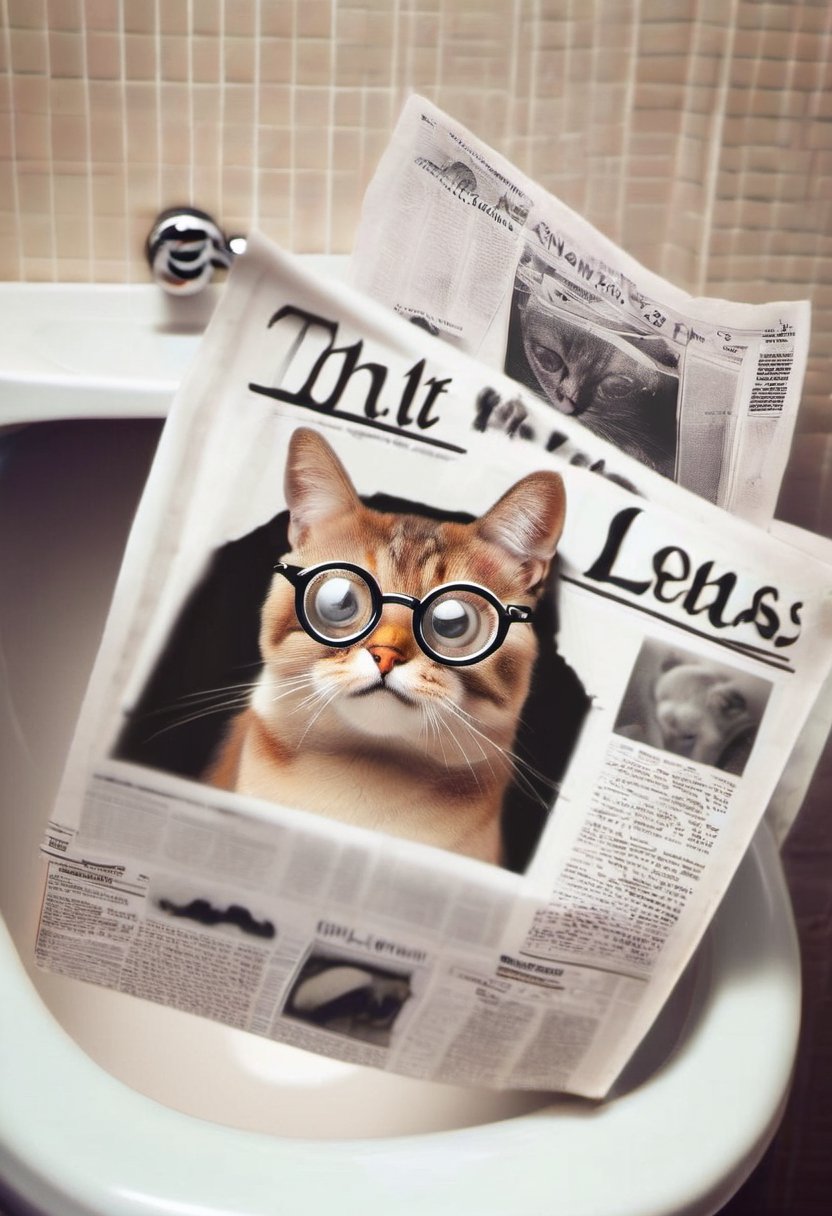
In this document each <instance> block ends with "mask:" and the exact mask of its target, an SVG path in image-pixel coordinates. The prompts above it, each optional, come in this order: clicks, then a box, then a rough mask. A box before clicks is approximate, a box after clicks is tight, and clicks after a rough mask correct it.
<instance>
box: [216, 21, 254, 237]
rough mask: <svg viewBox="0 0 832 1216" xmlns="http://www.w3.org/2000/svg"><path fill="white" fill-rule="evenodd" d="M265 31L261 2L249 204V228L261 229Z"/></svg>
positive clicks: (222, 221) (223, 223) (222, 222)
mask: <svg viewBox="0 0 832 1216" xmlns="http://www.w3.org/2000/svg"><path fill="white" fill-rule="evenodd" d="M262 29H263V22H262V10H261V8H260V0H255V4H254V114H253V127H254V130H253V132H252V139H251V143H252V147H251V202H250V204H249V222H248V227H249V229H251V228H259V227H260V70H261V66H262V64H261V58H260V57H261V54H262V52H261V46H260V42H261V35H262ZM219 223H220V227H221V228H223V230H225V219H224V217H223V216H220V217H219Z"/></svg>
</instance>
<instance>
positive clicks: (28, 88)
mask: <svg viewBox="0 0 832 1216" xmlns="http://www.w3.org/2000/svg"><path fill="white" fill-rule="evenodd" d="M12 109H13V110H14V112H15V114H46V113H47V112H48V110H49V82H48V80H46V78H45V77H42V76H13V77H12Z"/></svg>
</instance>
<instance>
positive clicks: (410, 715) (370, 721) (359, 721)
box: [333, 688, 419, 742]
mask: <svg viewBox="0 0 832 1216" xmlns="http://www.w3.org/2000/svg"><path fill="white" fill-rule="evenodd" d="M333 708H335V709H336V710H337V711H338V716H339V718H341V720H342V721H343V722H344V723H345V724H346V725H347V726H351V727H352V728H353V729H354V730H359V731H361V733H362V734H365V735H374V736H375V737H376V738H381V739H390V738H395V737H399V738H400V739H402V741H403V742H407V741H408V740H409V738H410V736H411V735H412V733H413V730H414V723H416V722H417V720H418V718H419V710H418V708H417V706H415V705H410V704H408V703H407V702H405V701H402V700H401V699H400V698H399V697H397V696H395V695H394V693H393V692H391V691H390V690H389V689H388V690H385V689H382V688H378V689H377V690H374V691H373V692H369V693H365V694H364V695H362V696H352V697H349V696H347V697H337V698H336V699H335V701H333Z"/></svg>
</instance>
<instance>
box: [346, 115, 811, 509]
mask: <svg viewBox="0 0 832 1216" xmlns="http://www.w3.org/2000/svg"><path fill="white" fill-rule="evenodd" d="M353 281H354V283H355V284H356V285H357V286H358V287H360V288H361V289H362V290H364V291H365V292H367V293H368V294H369V295H372V296H373V297H374V298H376V299H378V300H381V301H382V302H383V303H385V304H387V305H389V306H391V307H392V308H394V309H395V310H396V311H397V312H399V313H400V314H402V315H403V316H405V317H407V318H409V319H411V320H415V321H418V322H419V323H421V324H423V325H425V326H426V327H428V328H429V329H431V331H432V332H434V333H437V334H440V335H441V336H443V337H444V338H446V339H448V340H450V341H452V342H453V343H454V344H455V345H456V346H457V347H458V348H459V349H462V350H464V351H466V352H468V353H469V354H474V355H476V356H477V357H478V358H479V359H480V360H482V361H483V362H485V363H487V364H488V365H489V366H491V367H494V368H499V369H500V370H501V371H505V372H506V373H507V374H508V375H509V376H511V377H513V378H514V379H515V380H517V381H519V382H520V383H521V384H524V385H525V386H527V387H528V388H530V389H531V391H532V392H533V393H535V394H537V395H538V396H539V397H540V398H541V399H542V400H544V401H546V402H547V403H548V404H549V406H550V410H549V413H548V414H547V415H546V416H544V417H541V418H540V420H539V423H538V424H537V425H536V427H535V428H534V429H532V428H531V426H530V425H529V423H528V422H527V420H526V419H524V418H523V417H521V414H520V412H519V411H517V410H515V411H513V412H512V411H506V412H505V416H504V418H503V425H504V426H505V427H506V428H507V429H510V430H511V431H512V432H513V433H516V432H517V431H518V430H521V431H523V432H525V433H526V434H527V436H528V437H529V438H533V439H534V440H535V441H536V442H538V443H540V444H542V445H544V446H545V447H548V448H550V449H551V448H553V447H555V446H556V445H557V444H558V443H560V442H561V441H562V439H561V437H562V436H563V435H564V434H566V433H567V432H566V431H565V429H564V427H563V426H562V425H561V419H562V417H563V416H571V417H573V418H578V419H580V421H581V422H582V423H583V424H584V426H586V427H588V428H589V429H590V430H591V431H593V432H594V433H595V434H596V435H599V436H601V437H602V438H604V439H608V440H610V442H612V443H614V444H616V445H617V446H619V447H620V448H621V449H622V450H623V451H626V452H628V453H629V454H630V455H633V456H635V457H636V458H637V459H639V460H641V461H643V462H644V463H646V464H647V465H649V466H650V467H651V468H653V469H656V470H657V471H658V472H660V473H663V474H664V475H665V476H667V477H672V478H673V479H674V480H676V481H677V482H678V483H679V484H680V485H683V486H685V487H686V488H688V489H690V490H692V491H694V493H696V494H700V495H702V496H703V497H705V498H707V499H709V500H710V501H711V502H715V503H718V504H719V505H720V506H723V507H725V508H726V509H728V510H730V511H732V512H733V513H735V514H738V515H742V516H743V517H744V518H746V519H751V520H753V521H755V522H756V523H759V524H762V525H765V524H767V523H768V522H769V521H770V520H771V518H772V516H773V514H774V508H775V505H776V503H777V496H778V493H779V490H780V483H781V480H782V477H783V472H784V470H785V467H786V461H787V459H788V454H789V446H790V443H791V437H792V433H793V429H794V423H795V416H796V412H797V407H798V405H799V402H800V393H801V386H802V383H803V376H804V372H805V368H806V358H807V351H808V344H809V327H810V306H809V303H808V302H807V301H797V302H795V301H792V302H780V303H773V304H766V305H749V304H735V303H730V302H728V301H725V300H713V299H697V298H694V297H692V296H690V295H688V294H687V293H686V292H684V291H681V290H679V288H677V287H674V286H673V284H672V283H669V282H667V281H666V280H665V279H662V278H660V277H659V276H658V275H656V274H653V273H652V272H651V271H649V270H647V269H646V268H645V267H644V266H641V265H640V264H639V263H638V262H636V261H635V260H634V259H633V258H631V257H629V256H628V255H627V254H626V253H625V252H624V251H623V250H622V249H620V248H618V246H616V245H615V244H613V242H612V241H610V240H608V239H607V238H606V237H604V236H602V234H601V233H600V232H598V231H597V230H596V229H595V228H593V227H592V226H591V225H590V224H588V223H587V222H586V220H584V219H583V218H582V217H581V216H579V215H577V214H576V213H575V212H574V211H572V210H570V208H569V207H567V206H565V205H564V204H563V203H562V202H560V200H559V199H557V198H555V197H553V196H552V195H551V194H549V193H547V192H546V191H545V190H543V189H542V188H541V187H540V186H538V185H537V184H536V183H535V182H533V181H531V180H530V179H529V178H527V177H526V176H525V175H524V174H523V173H521V172H520V170H519V169H517V168H515V167H514V165H512V164H510V163H509V162H508V161H507V160H506V159H505V158H504V157H502V156H500V155H499V153H497V152H495V151H494V150H493V149H491V148H489V147H488V146H487V145H486V144H484V143H482V141H481V140H479V139H477V137H476V136H475V135H473V134H472V133H471V132H470V131H467V130H466V129H465V128H464V127H463V126H461V125H460V124H459V123H457V122H455V121H454V120H453V119H452V118H450V117H448V115H447V114H444V113H443V112H442V111H441V110H439V109H437V108H436V106H434V105H432V104H431V103H430V102H429V101H427V100H425V98H423V97H418V96H412V97H411V98H410V99H409V100H408V102H407V104H406V105H405V108H404V110H403V112H402V116H401V118H400V120H399V123H398V126H397V128H396V130H395V132H394V135H393V139H392V141H391V143H390V145H389V147H388V149H387V151H386V152H385V154H384V155H383V157H382V159H381V162H380V164H379V166H378V169H377V171H376V174H375V177H374V179H373V181H372V182H371V183H370V187H369V189H368V191H367V194H366V196H365V200H364V207H363V212H362V219H361V223H360V226H359V230H358V234H357V240H356V246H355V251H354V257H353Z"/></svg>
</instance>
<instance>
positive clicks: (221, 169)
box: [217, 0, 226, 226]
mask: <svg viewBox="0 0 832 1216" xmlns="http://www.w3.org/2000/svg"><path fill="white" fill-rule="evenodd" d="M219 19H220V21H219V30H218V31H217V37H218V39H219V48H218V49H219V73H218V75H219V80H218V82H217V83H218V85H219V106H218V110H219V113H218V116H217V124H218V132H219V138H218V140H217V143H218V145H219V148H218V154H217V208H218V210H219V215H218V216H217V219H218V220H219V222H220V224H221V225H223V226H224V225H225V222H226V221H225V0H219Z"/></svg>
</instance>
